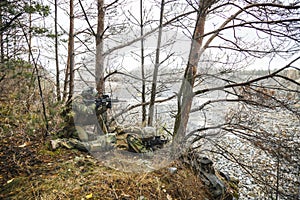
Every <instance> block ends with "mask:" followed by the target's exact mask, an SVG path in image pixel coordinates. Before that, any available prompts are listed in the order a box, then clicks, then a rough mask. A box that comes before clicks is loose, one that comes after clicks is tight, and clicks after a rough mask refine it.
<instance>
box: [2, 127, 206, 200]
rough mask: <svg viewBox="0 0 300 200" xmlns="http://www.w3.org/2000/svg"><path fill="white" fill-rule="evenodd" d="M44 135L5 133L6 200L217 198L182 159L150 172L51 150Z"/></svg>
mask: <svg viewBox="0 0 300 200" xmlns="http://www.w3.org/2000/svg"><path fill="white" fill-rule="evenodd" d="M42 138H43V137H42V135H41V134H36V135H31V136H29V135H26V134H24V133H16V132H11V134H10V135H7V134H6V135H5V136H4V135H2V134H1V135H0V144H1V146H0V185H1V190H0V199H47V200H51V199H53V200H54V199H80V200H81V199H123V200H125V199H135V200H136V199H138V200H142V199H143V200H146V199H168V200H170V199H211V198H210V196H209V193H208V191H207V190H206V188H205V186H203V184H202V182H201V181H200V179H199V178H198V177H197V176H196V175H194V174H193V172H192V171H191V170H190V169H188V168H187V167H186V166H184V165H183V164H182V163H180V162H179V161H174V162H173V163H171V164H170V166H171V167H176V168H177V172H176V173H170V172H169V167H166V168H163V169H159V170H156V171H153V172H148V173H133V172H132V173H126V172H122V171H117V170H114V169H111V168H109V167H106V166H103V165H102V164H101V163H100V162H99V161H98V160H96V159H94V158H93V157H92V156H90V155H89V154H88V153H86V152H80V151H78V150H69V149H63V148H60V149H57V150H56V151H51V150H49V145H47V144H48V143H49V142H47V139H46V141H45V140H44V139H42Z"/></svg>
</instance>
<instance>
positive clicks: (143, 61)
mask: <svg viewBox="0 0 300 200" xmlns="http://www.w3.org/2000/svg"><path fill="white" fill-rule="evenodd" d="M140 23H141V24H140V29H141V37H142V36H143V35H144V20H143V0H140ZM141 73H142V74H141V75H142V124H145V123H146V116H147V111H146V105H145V102H146V80H145V79H146V77H145V55H144V38H142V39H141Z"/></svg>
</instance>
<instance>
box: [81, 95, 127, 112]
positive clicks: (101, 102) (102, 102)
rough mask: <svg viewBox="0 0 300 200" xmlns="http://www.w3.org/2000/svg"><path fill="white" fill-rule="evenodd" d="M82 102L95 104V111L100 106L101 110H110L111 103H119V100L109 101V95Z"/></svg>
mask: <svg viewBox="0 0 300 200" xmlns="http://www.w3.org/2000/svg"><path fill="white" fill-rule="evenodd" d="M83 101H84V103H86V104H91V103H95V104H96V109H98V108H99V107H100V106H101V107H103V108H112V103H113V102H121V101H120V100H119V99H111V98H110V97H109V95H103V96H102V97H99V98H97V99H94V100H89V99H84V100H83Z"/></svg>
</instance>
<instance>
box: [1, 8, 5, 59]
mask: <svg viewBox="0 0 300 200" xmlns="http://www.w3.org/2000/svg"><path fill="white" fill-rule="evenodd" d="M2 14H3V13H2V6H0V27H3V20H2ZM0 54H1V56H0V62H1V63H2V62H4V41H3V31H0Z"/></svg>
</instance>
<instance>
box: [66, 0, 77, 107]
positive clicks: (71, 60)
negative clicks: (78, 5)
mask: <svg viewBox="0 0 300 200" xmlns="http://www.w3.org/2000/svg"><path fill="white" fill-rule="evenodd" d="M68 65H69V66H68V67H67V68H69V73H70V75H69V77H70V79H69V93H68V102H71V99H72V97H73V94H74V65H75V63H74V2H73V0H70V30H69V44H68Z"/></svg>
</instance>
